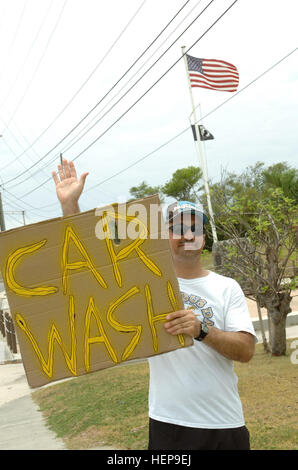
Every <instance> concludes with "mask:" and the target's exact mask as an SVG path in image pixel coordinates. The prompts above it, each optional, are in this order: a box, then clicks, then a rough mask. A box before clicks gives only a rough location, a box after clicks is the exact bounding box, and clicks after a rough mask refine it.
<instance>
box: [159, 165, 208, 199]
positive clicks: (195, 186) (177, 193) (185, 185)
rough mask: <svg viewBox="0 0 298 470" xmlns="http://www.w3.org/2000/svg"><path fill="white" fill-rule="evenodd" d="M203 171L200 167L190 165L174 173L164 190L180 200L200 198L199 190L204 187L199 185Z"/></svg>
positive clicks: (168, 194)
mask: <svg viewBox="0 0 298 470" xmlns="http://www.w3.org/2000/svg"><path fill="white" fill-rule="evenodd" d="M202 176H203V173H202V170H201V169H200V168H199V167H195V166H189V167H187V168H181V169H179V170H176V171H175V173H173V175H172V178H171V179H170V180H169V181H168V182H167V183H166V184H165V185H164V186H162V188H161V190H162V192H163V193H164V194H165V195H166V196H168V197H173V198H175V199H176V200H180V201H192V202H196V201H197V200H198V192H199V191H200V190H201V189H202V188H203V187H202V186H200V185H199V181H200V180H201V179H202Z"/></svg>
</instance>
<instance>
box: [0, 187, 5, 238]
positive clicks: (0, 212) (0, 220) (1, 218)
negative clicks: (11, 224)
mask: <svg viewBox="0 0 298 470" xmlns="http://www.w3.org/2000/svg"><path fill="white" fill-rule="evenodd" d="M0 228H1V232H4V231H5V230H6V228H5V220H4V212H3V205H2V196H1V191H0Z"/></svg>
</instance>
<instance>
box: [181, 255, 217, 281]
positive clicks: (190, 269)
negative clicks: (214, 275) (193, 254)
mask: <svg viewBox="0 0 298 470" xmlns="http://www.w3.org/2000/svg"><path fill="white" fill-rule="evenodd" d="M174 265H175V271H176V275H177V277H181V278H183V279H195V278H197V277H204V276H207V275H208V274H209V271H208V270H207V269H204V268H203V266H202V265H201V263H200V262H197V263H187V262H181V261H179V260H178V259H174Z"/></svg>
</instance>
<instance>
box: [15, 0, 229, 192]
mask: <svg viewBox="0 0 298 470" xmlns="http://www.w3.org/2000/svg"><path fill="white" fill-rule="evenodd" d="M212 1H213V0H212ZM237 2H238V0H234V2H233V3H232V4H231V5H230V6H229V7H228V8H227V9H226V10H225V11H224V12H223V13H222V14H221V15H220V16H219V17H218V18H217V19H216V20H215V21H214V22H213V23H212V25H211V26H209V28H207V29H206V31H205V32H204V33H203V34H202V35H201V36H200V37H199V38H198V39H197V40H196V41H195V42H194V43H193V44H192V45H191V46H190V47H189V48H188V49H187V50H186V51H185V53H184V54H183V55H182V56H181V57H179V59H177V60H176V61H175V62H174V63H173V64H172V65H171V66H170V67H169V68H168V69H167V70H166V71H165V72H164V73H163V74H162V75H161V76H160V77H159V78H158V79H157V80H156V81H155V82H154V83H153V85H151V86H150V87H149V88H148V89H147V90H146V91H145V92H144V93H143V94H142V95H141V96H140V97H139V98H138V99H137V100H136V101H135V102H134V103H133V104H132V105H131V106H130V107H129V108H128V109H127V110H126V111H125V112H124V113H122V114H121V115H120V116H119V117H118V118H117V119H116V120H115V121H114V122H113V123H112V124H111V125H110V126H109V127H108V128H107V129H106V130H105V131H104V132H102V133H101V134H100V135H99V136H98V137H96V139H94V140H93V141H92V142H91V143H90V144H89V145H88V146H87V147H86V148H85V149H84V150H82V151H81V152H80V153H79V154H78V155H77V156H76V157H74V158H73V159H72V160H73V161H75V160H77V159H78V158H79V157H81V156H82V155H83V154H84V153H85V152H86V151H87V150H89V149H90V148H91V147H92V146H93V145H94V144H95V143H96V142H98V140H99V139H100V138H101V137H103V136H104V135H105V134H106V133H107V132H108V131H109V130H110V129H111V128H112V127H114V126H115V124H117V123H118V122H119V121H120V120H121V119H122V118H123V117H124V116H125V115H126V114H127V113H128V112H129V111H131V109H133V108H134V106H135V105H136V104H137V103H139V101H141V99H142V98H144V96H146V95H147V94H148V93H149V92H150V91H151V90H152V88H153V87H154V86H155V85H157V83H159V82H160V81H161V80H162V79H163V78H164V77H165V76H166V75H167V74H168V73H169V72H170V70H172V69H173V68H174V67H175V66H176V65H177V64H178V62H179V61H180V60H181V59H182V58H183V56H184V55H185V54H187V52H188V51H189V50H191V49H192V48H193V47H194V46H195V45H196V44H197V43H198V42H199V41H200V40H201V39H202V38H203V37H204V36H205V35H206V34H207V33H208V32H209V31H210V30H211V29H212V28H213V27H214V26H215V25H216V24H217V23H218V21H219V20H220V19H221V18H222V17H223V16H224V15H225V14H226V13H227V12H228V11H229V10H230V9H231V8H232V7H233V5H235V4H236V3H237ZM211 3H212V2H210V3H209V4H208V5H207V7H205V9H206V8H208V6H209V5H210V4H211ZM205 9H204V10H205ZM204 10H203V12H204ZM50 180H51V177H50V178H48V179H47V180H46V181H43V182H42V183H41V184H40V185H39V186H37V187H35V188H33V189H32V190H31V191H29V192H27V193H26V194H23V195H22V197H26V196H28V195H29V194H32V193H33V192H34V191H36V190H37V189H39V188H40V187H41V186H43V185H44V184H45V183H47V182H48V181H50Z"/></svg>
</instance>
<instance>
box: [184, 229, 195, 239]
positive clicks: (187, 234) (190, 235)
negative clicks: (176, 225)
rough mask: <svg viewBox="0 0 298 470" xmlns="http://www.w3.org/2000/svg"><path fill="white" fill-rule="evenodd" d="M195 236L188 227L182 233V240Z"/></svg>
mask: <svg viewBox="0 0 298 470" xmlns="http://www.w3.org/2000/svg"><path fill="white" fill-rule="evenodd" d="M194 237H195V234H194V232H192V231H191V228H190V227H189V228H188V230H187V231H186V232H185V233H184V234H183V238H184V240H193V239H194Z"/></svg>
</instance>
